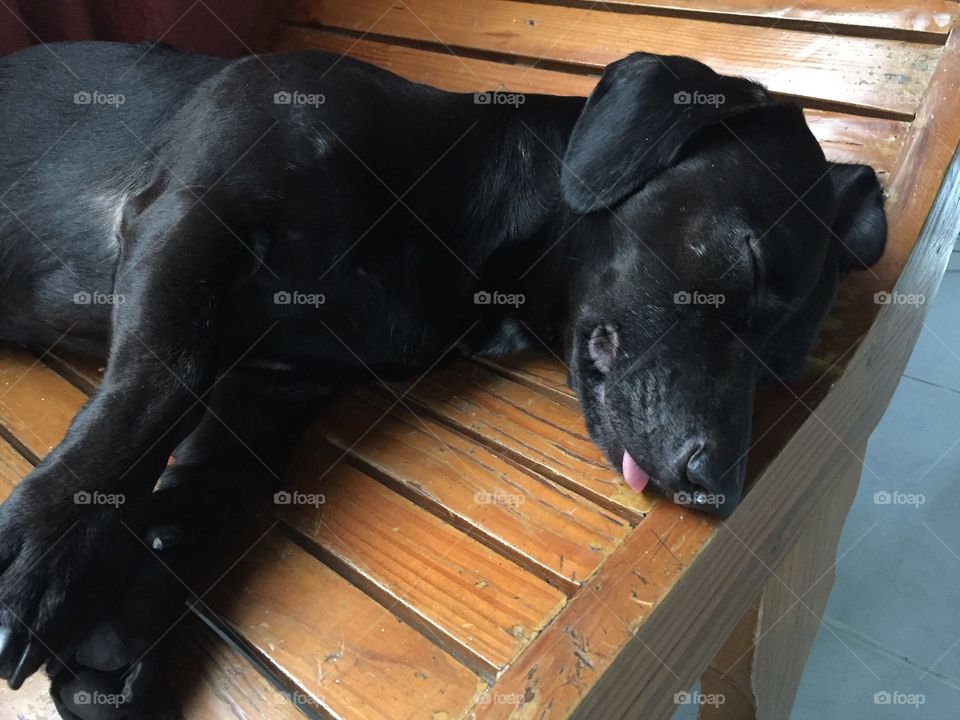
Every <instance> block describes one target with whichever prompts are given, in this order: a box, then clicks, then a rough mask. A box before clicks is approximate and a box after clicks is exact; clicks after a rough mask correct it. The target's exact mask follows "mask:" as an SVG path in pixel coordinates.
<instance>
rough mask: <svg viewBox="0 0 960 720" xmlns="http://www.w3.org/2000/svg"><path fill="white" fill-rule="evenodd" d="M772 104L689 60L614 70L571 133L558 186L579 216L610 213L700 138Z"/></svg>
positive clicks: (738, 81) (633, 58)
mask: <svg viewBox="0 0 960 720" xmlns="http://www.w3.org/2000/svg"><path fill="white" fill-rule="evenodd" d="M764 104H772V101H771V99H770V96H769V95H768V94H767V92H766V90H764V88H763V87H762V86H761V85H757V84H756V83H752V82H750V81H748V80H744V79H742V78H734V77H726V76H722V75H718V74H717V73H715V72H714V71H713V70H711V69H710V68H709V67H707V66H706V65H704V64H703V63H699V62H697V61H696V60H691V59H690V58H684V57H674V56H663V55H651V54H649V53H633V54H632V55H628V56H627V57H625V58H624V59H622V60H618V61H617V62H615V63H612V64H611V65H608V66H607V68H606V70H605V71H604V73H603V77H602V78H600V82H599V84H598V85H597V87H596V88H595V89H594V91H593V93H592V94H591V95H590V97H589V98H588V99H587V103H586V105H585V107H584V109H583V111H582V112H581V114H580V117H579V119H578V120H577V122H576V124H575V125H574V127H573V132H572V133H571V135H570V141H569V143H568V144H567V150H566V154H565V156H564V159H563V169H562V171H561V176H560V183H561V187H562V189H563V195H564V199H565V200H566V202H567V204H568V205H570V207H571V208H573V209H574V210H575V211H577V212H580V213H588V212H593V211H595V210H599V209H600V208H609V207H611V206H612V205H614V204H615V203H617V202H618V201H620V200H622V199H623V198H624V197H625V196H626V195H627V194H629V193H630V192H632V191H634V190H636V189H637V188H639V187H640V186H641V185H642V184H643V183H645V182H646V181H647V180H649V179H650V178H652V177H653V176H654V175H656V174H657V173H659V172H661V171H662V170H665V169H666V168H668V167H670V166H671V165H672V164H673V163H675V162H676V161H677V159H678V158H679V156H680V153H681V151H682V150H683V146H684V144H685V143H686V142H687V141H689V140H690V139H691V138H692V137H693V136H694V135H695V134H696V133H697V132H699V131H701V130H703V129H704V128H706V127H709V126H711V125H714V124H716V123H718V122H720V121H722V120H724V119H726V118H728V117H732V116H733V115H736V114H739V113H742V112H744V111H746V110H750V109H753V108H757V107H760V106H762V105H764Z"/></svg>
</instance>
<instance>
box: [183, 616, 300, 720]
mask: <svg viewBox="0 0 960 720" xmlns="http://www.w3.org/2000/svg"><path fill="white" fill-rule="evenodd" d="M172 635H173V637H171V638H170V644H171V645H172V646H173V647H172V648H171V650H172V651H171V652H170V653H169V656H171V657H174V658H175V661H174V662H171V663H170V666H169V670H170V673H171V678H170V680H171V683H172V685H173V689H174V691H175V692H176V693H177V696H178V697H179V698H180V701H181V707H182V710H183V717H184V718H187V720H303V718H304V714H303V712H301V709H300V708H299V707H298V703H299V701H300V699H299V698H298V697H297V695H295V694H294V693H292V692H289V691H280V690H278V689H277V688H275V687H274V686H273V685H272V684H270V682H268V681H267V680H266V679H265V678H264V677H263V676H262V675H261V674H260V673H258V672H257V671H256V670H255V669H254V668H252V667H251V666H250V662H249V661H248V660H247V659H246V658H245V657H243V656H242V655H241V654H240V653H238V652H237V651H236V650H234V649H233V648H231V647H230V646H229V645H227V644H226V643H225V642H224V641H223V640H221V639H220V638H219V637H217V635H216V634H215V633H214V632H213V631H212V630H211V629H210V628H209V627H207V626H206V625H204V624H203V623H202V622H201V621H200V620H199V619H198V618H196V617H192V616H188V617H187V618H185V619H184V620H183V621H182V626H181V627H178V628H177V629H176V630H175V631H174V633H173V634H172Z"/></svg>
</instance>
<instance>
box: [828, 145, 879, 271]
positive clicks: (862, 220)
mask: <svg viewBox="0 0 960 720" xmlns="http://www.w3.org/2000/svg"><path fill="white" fill-rule="evenodd" d="M829 168H830V170H829V174H830V180H831V181H832V182H833V191H834V193H835V195H836V198H837V215H836V217H835V218H834V221H833V227H832V230H833V236H834V237H833V241H834V244H835V245H836V248H837V259H838V260H839V263H840V269H841V270H850V269H858V270H862V269H864V268H868V267H870V266H871V265H873V264H874V263H875V262H876V261H877V260H879V259H880V256H881V255H883V249H884V247H886V244H887V216H886V215H885V214H884V212H883V190H882V188H881V187H880V182H879V181H878V180H877V174H876V173H875V172H874V171H873V168H871V167H870V166H868V165H847V164H845V163H830V164H829Z"/></svg>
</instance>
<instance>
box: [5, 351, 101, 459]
mask: <svg viewBox="0 0 960 720" xmlns="http://www.w3.org/2000/svg"><path fill="white" fill-rule="evenodd" d="M85 400H86V396H85V395H84V394H83V393H82V392H80V391H79V390H77V389H76V388H75V387H72V386H70V385H69V384H67V383H66V382H64V380H63V378H61V377H60V376H59V375H57V374H56V373H55V372H53V371H52V370H51V369H50V368H48V367H47V366H46V365H44V364H43V363H42V362H41V361H40V360H38V359H37V358H35V357H33V356H32V355H30V354H29V353H27V352H26V351H24V350H19V349H16V348H12V347H9V346H0V430H2V431H3V432H6V433H8V434H9V435H10V436H13V437H15V438H17V441H18V442H19V443H20V445H21V446H22V447H23V448H25V449H26V450H27V451H29V452H30V453H31V454H32V455H33V457H32V458H30V459H31V460H37V459H39V458H42V457H43V456H44V455H46V454H47V453H48V452H50V450H52V449H53V447H54V446H55V445H56V444H57V443H59V442H60V440H61V438H63V435H64V433H65V432H66V430H67V426H68V425H69V424H70V421H71V420H72V419H73V416H74V414H76V412H77V410H79V409H80V406H81V405H82V404H83V403H84V401H85Z"/></svg>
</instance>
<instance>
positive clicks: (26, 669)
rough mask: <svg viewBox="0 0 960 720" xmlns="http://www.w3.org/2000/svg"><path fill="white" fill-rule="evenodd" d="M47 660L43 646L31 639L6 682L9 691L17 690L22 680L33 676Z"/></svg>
mask: <svg viewBox="0 0 960 720" xmlns="http://www.w3.org/2000/svg"><path fill="white" fill-rule="evenodd" d="M46 659H47V651H46V649H45V648H44V647H43V645H42V644H41V643H40V642H38V641H37V640H36V639H31V640H30V641H29V642H28V643H27V648H26V650H24V651H23V655H21V656H20V662H18V663H17V667H16V669H15V670H14V671H13V674H12V675H11V676H10V679H9V680H8V681H7V685H9V686H10V689H11V690H19V689H20V686H21V685H23V682H24V680H26V679H27V678H28V677H30V676H31V675H33V674H34V673H35V672H36V671H37V670H39V669H40V666H41V665H43V663H44V661H45V660H46Z"/></svg>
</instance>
